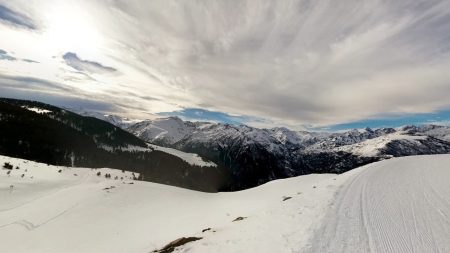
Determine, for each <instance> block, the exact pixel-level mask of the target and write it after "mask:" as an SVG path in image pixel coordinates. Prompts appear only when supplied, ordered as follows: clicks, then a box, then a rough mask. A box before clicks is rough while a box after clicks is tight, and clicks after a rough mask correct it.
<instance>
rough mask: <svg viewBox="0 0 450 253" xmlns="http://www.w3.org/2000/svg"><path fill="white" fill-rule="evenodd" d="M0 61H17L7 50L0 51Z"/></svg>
mask: <svg viewBox="0 0 450 253" xmlns="http://www.w3.org/2000/svg"><path fill="white" fill-rule="evenodd" d="M0 60H7V61H15V60H17V59H16V58H15V57H13V56H11V55H9V54H8V52H6V51H5V50H2V49H0Z"/></svg>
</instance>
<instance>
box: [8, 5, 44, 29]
mask: <svg viewBox="0 0 450 253" xmlns="http://www.w3.org/2000/svg"><path fill="white" fill-rule="evenodd" d="M0 21H3V22H4V23H7V24H9V25H13V26H17V27H20V28H26V29H30V30H36V29H37V26H36V24H35V23H34V21H33V20H32V19H30V18H29V17H27V16H26V15H25V14H22V13H19V12H16V11H14V10H11V9H10V8H8V7H6V6H5V5H2V4H0Z"/></svg>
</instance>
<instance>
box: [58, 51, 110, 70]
mask: <svg viewBox="0 0 450 253" xmlns="http://www.w3.org/2000/svg"><path fill="white" fill-rule="evenodd" d="M63 59H64V61H65V62H66V64H67V65H69V66H70V67H72V68H74V69H75V70H78V71H81V72H87V73H91V74H92V73H98V74H102V73H113V72H116V71H117V69H115V68H112V67H107V66H104V65H102V64H100V63H98V62H95V61H87V60H82V59H80V58H79V57H78V55H77V54H75V53H71V52H68V53H65V54H64V55H63Z"/></svg>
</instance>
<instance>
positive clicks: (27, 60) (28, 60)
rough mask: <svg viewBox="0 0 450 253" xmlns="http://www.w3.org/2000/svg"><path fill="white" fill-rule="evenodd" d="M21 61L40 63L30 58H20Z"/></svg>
mask: <svg viewBox="0 0 450 253" xmlns="http://www.w3.org/2000/svg"><path fill="white" fill-rule="evenodd" d="M22 61H24V62H28V63H40V62H38V61H34V60H30V59H22Z"/></svg>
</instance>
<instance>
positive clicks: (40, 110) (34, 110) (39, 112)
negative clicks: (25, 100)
mask: <svg viewBox="0 0 450 253" xmlns="http://www.w3.org/2000/svg"><path fill="white" fill-rule="evenodd" d="M22 108H24V109H27V110H29V111H32V112H35V113H38V114H47V113H50V112H52V111H50V110H46V109H42V108H38V107H27V106H22Z"/></svg>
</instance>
